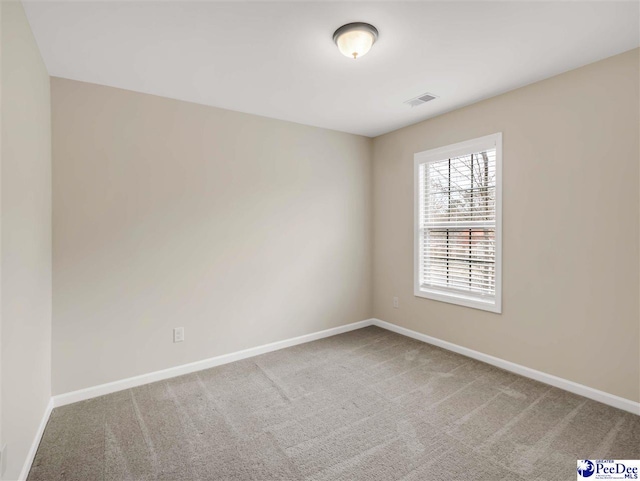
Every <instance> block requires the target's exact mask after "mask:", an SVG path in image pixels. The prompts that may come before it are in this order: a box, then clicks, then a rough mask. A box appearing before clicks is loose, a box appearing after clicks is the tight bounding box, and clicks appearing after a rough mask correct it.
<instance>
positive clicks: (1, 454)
mask: <svg viewBox="0 0 640 481" xmlns="http://www.w3.org/2000/svg"><path fill="white" fill-rule="evenodd" d="M6 469H7V445H6V444H3V445H2V447H1V448H0V479H3V476H4V472H5V470H6Z"/></svg>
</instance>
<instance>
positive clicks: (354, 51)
mask: <svg viewBox="0 0 640 481" xmlns="http://www.w3.org/2000/svg"><path fill="white" fill-rule="evenodd" d="M377 39H378V30H377V29H376V27H374V26H373V25H369V24H368V23H362V22H356V23H348V24H346V25H343V26H342V27H340V28H339V29H338V30H336V31H335V33H334V34H333V41H334V42H335V44H336V45H337V46H338V50H340V53H342V55H344V56H345V57H349V58H354V59H357V58H360V57H362V56H363V55H366V53H367V52H368V51H369V50H371V46H372V45H373V44H374V42H375V41H376V40H377Z"/></svg>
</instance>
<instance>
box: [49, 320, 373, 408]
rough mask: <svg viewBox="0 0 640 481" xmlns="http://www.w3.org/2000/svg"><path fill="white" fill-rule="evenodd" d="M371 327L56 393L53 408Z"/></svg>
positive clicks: (274, 344) (328, 331)
mask: <svg viewBox="0 0 640 481" xmlns="http://www.w3.org/2000/svg"><path fill="white" fill-rule="evenodd" d="M372 324H373V319H366V320H364V321H359V322H354V323H351V324H346V325H344V326H338V327H333V328H331V329H326V330H324V331H319V332H314V333H311V334H305V335H304V336H299V337H294V338H292V339H285V340H284V341H277V342H272V343H270V344H264V345H262V346H258V347H252V348H249V349H244V350H242V351H237V352H232V353H230V354H223V355H221V356H216V357H212V358H209V359H204V360H202V361H196V362H192V363H189V364H182V365H181V366H176V367H171V368H168V369H163V370H162V371H155V372H150V373H147V374H142V375H140V376H135V377H129V378H126V379H121V380H119V381H113V382H110V383H107V384H100V385H98V386H93V387H88V388H85V389H80V390H78V391H72V392H68V393H65V394H59V395H57V396H54V397H53V398H52V399H53V406H54V407H58V406H64V405H66V404H71V403H75V402H78V401H84V400H86V399H91V398H94V397H98V396H103V395H105V394H110V393H112V392H116V391H122V390H124V389H129V388H132V387H136V386H141V385H143V384H149V383H151V382H156V381H162V380H164V379H169V378H172V377H176V376H182V375H183V374H190V373H192V372H196V371H202V370H203V369H209V368H211V367H216V366H220V365H222V364H228V363H230V362H234V361H239V360H241V359H246V358H248V357H253V356H259V355H260V354H265V353H267V352H272V351H277V350H279V349H284V348H286V347H291V346H296V345H298V344H304V343H305V342H311V341H316V340H318V339H322V338H325V337H330V336H335V335H336V334H342V333H344V332H348V331H353V330H356V329H361V328H363V327H367V326H371V325H372Z"/></svg>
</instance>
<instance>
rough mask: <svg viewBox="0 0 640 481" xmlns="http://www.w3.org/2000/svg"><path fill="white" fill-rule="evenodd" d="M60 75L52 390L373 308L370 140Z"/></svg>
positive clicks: (327, 323) (354, 317)
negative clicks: (176, 337) (179, 332)
mask: <svg viewBox="0 0 640 481" xmlns="http://www.w3.org/2000/svg"><path fill="white" fill-rule="evenodd" d="M51 84H52V113H53V163H54V176H53V195H54V214H53V218H54V226H55V227H54V233H53V259H54V279H55V284H54V307H53V313H54V315H53V392H54V394H60V393H64V392H68V391H73V390H76V389H80V388H85V387H89V386H93V385H97V384H101V383H105V382H109V381H115V380H118V379H122V378H126V377H130V376H135V375H139V374H143V373H147V372H150V371H155V370H158V369H164V368H168V367H172V366H176V365H180V364H184V363H187V362H192V361H197V360H200V359H205V358H208V357H212V356H216V355H220V354H224V353H229V352H233V351H237V350H239V349H244V348H248V347H253V346H258V345H261V344H265V343H269V342H273V341H278V340H282V339H287V338H290V337H294V336H299V335H302V334H306V333H311V332H315V331H319V330H322V329H327V328H330V327H335V326H339V325H342V324H347V323H350V322H354V321H360V320H362V319H367V318H370V317H371V297H370V294H371V272H370V270H371V248H370V237H371V190H370V188H371V140H370V139H368V138H365V137H359V136H354V135H349V134H344V133H339V132H334V131H329V130H323V129H318V128H313V127H306V126H303V125H298V124H292V123H288V122H282V121H277V120H270V119H266V118H262V117H256V116H252V115H246V114H241V113H237V112H231V111H226V110H221V109H216V108H212V107H205V106H201V105H196V104H190V103H186V102H180V101H174V100H170V99H166V98H160V97H155V96H150V95H144V94H139V93H133V92H129V91H124V90H118V89H114V88H109V87H102V86H97V85H92V84H87V83H80V82H75V81H70V80H63V79H58V78H53V79H52V81H51ZM178 326H184V327H185V336H186V341H185V342H183V343H178V344H174V343H172V328H173V327H178Z"/></svg>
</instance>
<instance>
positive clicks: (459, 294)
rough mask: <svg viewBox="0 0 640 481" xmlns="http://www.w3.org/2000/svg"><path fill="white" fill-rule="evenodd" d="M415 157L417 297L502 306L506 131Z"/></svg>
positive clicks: (485, 306)
mask: <svg viewBox="0 0 640 481" xmlns="http://www.w3.org/2000/svg"><path fill="white" fill-rule="evenodd" d="M414 159H415V174H414V175H415V265H414V271H415V279H414V293H415V295H416V296H419V297H426V298H428V299H435V300H438V301H443V302H450V303H454V304H459V305H462V306H468V307H475V308H477V309H484V310H487V311H493V312H498V313H499V312H501V310H502V305H501V287H502V286H501V269H500V264H501V237H502V230H501V224H502V221H501V218H502V205H501V204H502V191H501V190H502V186H501V182H502V134H500V133H498V134H494V135H489V136H487V137H481V138H479V139H475V140H470V141H468V142H462V143H459V144H454V145H450V146H448V147H443V148H439V149H434V150H428V151H425V152H420V153H417V154H415V156H414Z"/></svg>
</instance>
